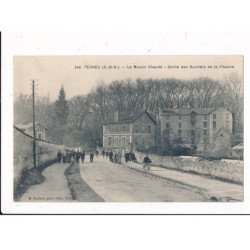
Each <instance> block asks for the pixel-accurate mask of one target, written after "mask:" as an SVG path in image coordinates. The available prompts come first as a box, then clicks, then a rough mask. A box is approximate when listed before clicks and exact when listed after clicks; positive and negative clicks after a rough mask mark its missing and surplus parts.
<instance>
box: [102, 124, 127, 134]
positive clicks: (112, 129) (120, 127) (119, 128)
mask: <svg viewBox="0 0 250 250" xmlns="http://www.w3.org/2000/svg"><path fill="white" fill-rule="evenodd" d="M129 131H130V127H129V124H116V125H107V126H104V133H119V132H121V133H129Z"/></svg>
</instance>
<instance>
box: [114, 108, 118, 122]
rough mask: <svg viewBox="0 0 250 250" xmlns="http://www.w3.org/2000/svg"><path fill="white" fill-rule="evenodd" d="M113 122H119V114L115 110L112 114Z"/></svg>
mask: <svg viewBox="0 0 250 250" xmlns="http://www.w3.org/2000/svg"><path fill="white" fill-rule="evenodd" d="M114 121H115V122H119V112H118V110H116V111H115V113H114Z"/></svg>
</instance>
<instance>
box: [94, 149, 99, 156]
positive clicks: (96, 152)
mask: <svg viewBox="0 0 250 250" xmlns="http://www.w3.org/2000/svg"><path fill="white" fill-rule="evenodd" d="M95 155H96V157H97V158H98V157H99V151H98V150H96V151H95Z"/></svg>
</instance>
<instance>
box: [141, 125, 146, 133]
mask: <svg viewBox="0 0 250 250" xmlns="http://www.w3.org/2000/svg"><path fill="white" fill-rule="evenodd" d="M141 132H142V133H145V126H144V125H141Z"/></svg>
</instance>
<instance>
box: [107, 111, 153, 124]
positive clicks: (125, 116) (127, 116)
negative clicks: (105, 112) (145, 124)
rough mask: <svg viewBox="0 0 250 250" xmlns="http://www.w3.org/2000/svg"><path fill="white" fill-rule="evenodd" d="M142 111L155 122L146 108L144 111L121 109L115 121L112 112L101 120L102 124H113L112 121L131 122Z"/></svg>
mask: <svg viewBox="0 0 250 250" xmlns="http://www.w3.org/2000/svg"><path fill="white" fill-rule="evenodd" d="M143 113H146V114H147V115H148V117H149V118H150V119H151V120H152V121H153V122H154V123H155V124H156V121H155V119H154V118H153V116H152V115H150V114H149V112H147V111H146V110H144V111H123V112H119V114H118V121H115V119H114V116H115V114H112V115H111V116H110V117H108V118H107V119H105V120H104V121H103V124H112V123H113V124H114V123H117V124H119V123H131V122H133V121H135V120H136V119H138V118H139V117H140V116H141V115H142V114H143Z"/></svg>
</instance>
